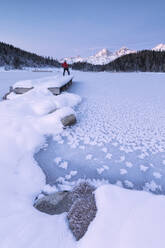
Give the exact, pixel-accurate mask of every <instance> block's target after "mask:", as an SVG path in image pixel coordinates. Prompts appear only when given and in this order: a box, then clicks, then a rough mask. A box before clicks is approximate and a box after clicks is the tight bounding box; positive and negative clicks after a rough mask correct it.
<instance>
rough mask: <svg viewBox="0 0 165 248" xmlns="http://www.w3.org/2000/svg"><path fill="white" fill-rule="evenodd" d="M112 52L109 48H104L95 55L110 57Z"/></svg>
mask: <svg viewBox="0 0 165 248" xmlns="http://www.w3.org/2000/svg"><path fill="white" fill-rule="evenodd" d="M111 54H112V53H111V52H110V51H109V50H108V49H107V48H103V49H102V50H101V51H99V52H98V53H96V54H95V57H108V56H110V55H111Z"/></svg>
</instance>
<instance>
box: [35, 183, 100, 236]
mask: <svg viewBox="0 0 165 248" xmlns="http://www.w3.org/2000/svg"><path fill="white" fill-rule="evenodd" d="M94 190H95V188H94V187H93V186H91V185H90V184H88V183H87V182H83V183H80V184H79V185H78V186H76V187H75V188H74V189H73V190H72V191H61V192H55V193H53V194H50V195H46V196H44V197H42V198H40V199H36V200H35V203H34V207H35V208H36V209H38V210H39V211H41V212H45V213H47V214H50V215H54V214H61V213H63V212H67V220H68V224H69V228H70V230H71V231H72V233H73V235H74V236H75V238H76V240H79V239H81V238H82V237H83V236H84V234H85V233H86V231H87V229H88V226H89V224H90V223H91V221H92V220H93V219H94V218H95V216H96V212H97V207H96V202H95V196H94Z"/></svg>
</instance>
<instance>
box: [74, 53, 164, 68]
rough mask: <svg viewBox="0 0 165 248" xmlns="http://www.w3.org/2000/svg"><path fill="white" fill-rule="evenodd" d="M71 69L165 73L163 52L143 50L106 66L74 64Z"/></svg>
mask: <svg viewBox="0 0 165 248" xmlns="http://www.w3.org/2000/svg"><path fill="white" fill-rule="evenodd" d="M72 68H73V69H75V70H83V71H116V72H120V71H121V72H134V71H142V72H165V51H152V50H144V51H139V52H136V53H130V54H127V55H124V56H121V57H119V58H117V59H115V60H114V61H112V62H110V63H109V64H106V65H92V64H88V63H80V62H79V63H74V64H73V65H72Z"/></svg>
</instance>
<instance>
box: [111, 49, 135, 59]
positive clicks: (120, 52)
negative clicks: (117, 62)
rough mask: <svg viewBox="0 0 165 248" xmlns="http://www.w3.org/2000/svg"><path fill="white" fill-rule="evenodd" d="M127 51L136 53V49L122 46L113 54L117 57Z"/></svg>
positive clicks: (127, 52)
mask: <svg viewBox="0 0 165 248" xmlns="http://www.w3.org/2000/svg"><path fill="white" fill-rule="evenodd" d="M129 53H136V51H134V50H131V49H128V48H127V47H122V48H120V49H119V50H118V51H116V52H115V53H114V55H115V56H116V58H118V57H121V56H124V55H126V54H129Z"/></svg>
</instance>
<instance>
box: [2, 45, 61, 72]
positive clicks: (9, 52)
mask: <svg viewBox="0 0 165 248" xmlns="http://www.w3.org/2000/svg"><path fill="white" fill-rule="evenodd" d="M0 66H5V67H6V68H9V69H10V68H16V69H21V68H22V67H44V66H55V67H59V66H60V63H59V62H58V61H57V60H54V59H53V58H50V57H43V56H39V55H37V54H35V53H31V52H27V51H24V50H22V49H19V48H16V47H14V46H12V45H9V44H6V43H3V42H0Z"/></svg>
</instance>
